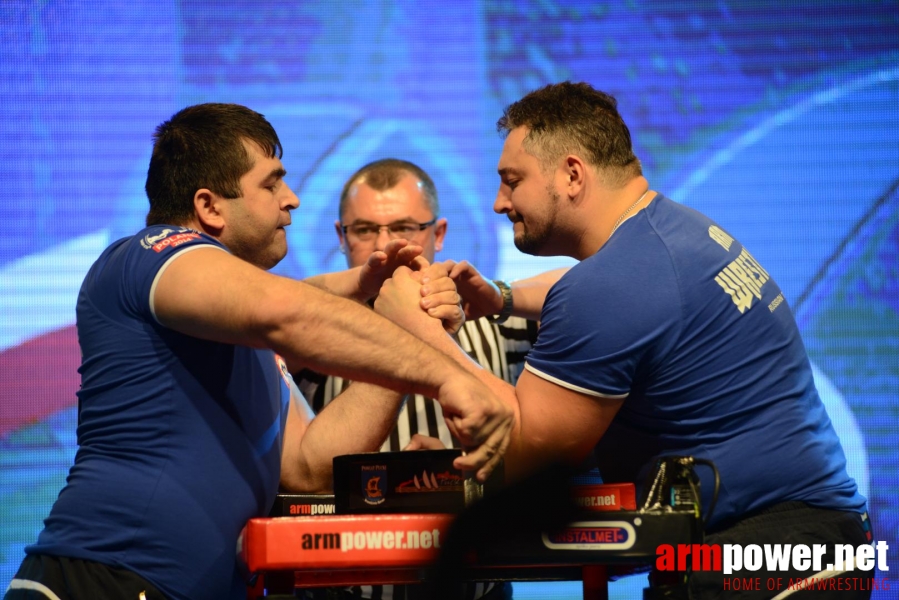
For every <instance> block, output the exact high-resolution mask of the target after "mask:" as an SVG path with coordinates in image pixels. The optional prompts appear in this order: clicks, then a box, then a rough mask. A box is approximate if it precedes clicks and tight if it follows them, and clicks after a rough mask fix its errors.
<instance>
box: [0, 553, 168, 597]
mask: <svg viewBox="0 0 899 600" xmlns="http://www.w3.org/2000/svg"><path fill="white" fill-rule="evenodd" d="M3 599H4V600H88V599H89V600H165V596H163V595H162V593H161V592H160V591H159V590H157V589H156V587H154V586H153V584H151V583H150V582H148V581H147V580H146V579H144V578H143V577H141V576H140V575H137V574H135V573H132V572H131V571H126V570H125V569H119V568H116V567H110V566H109V565H104V564H102V563H98V562H95V561H92V560H81V559H77V558H67V557H65V556H50V555H47V554H29V555H28V556H26V557H25V560H23V561H22V566H20V567H19V570H18V572H16V575H15V577H14V578H13V580H12V581H11V582H10V584H9V589H8V590H7V592H6V595H5V596H3Z"/></svg>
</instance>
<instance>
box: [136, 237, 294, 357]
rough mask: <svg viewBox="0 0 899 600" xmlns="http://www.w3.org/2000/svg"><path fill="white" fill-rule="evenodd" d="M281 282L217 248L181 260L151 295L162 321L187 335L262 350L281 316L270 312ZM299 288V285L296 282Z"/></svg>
mask: <svg viewBox="0 0 899 600" xmlns="http://www.w3.org/2000/svg"><path fill="white" fill-rule="evenodd" d="M279 279H281V278H278V277H275V276H273V275H270V274H268V273H266V272H265V271H263V270H262V269H259V268H257V267H255V266H253V265H251V264H249V263H247V262H245V261H243V260H240V259H239V258H236V257H234V256H232V255H230V254H228V253H227V252H223V251H222V250H220V249H218V248H214V247H209V248H198V249H196V250H194V251H192V252H185V253H182V254H181V255H179V256H177V257H175V259H174V260H172V262H171V263H169V264H168V265H166V268H165V270H164V271H163V272H161V273H160V274H159V275H158V278H157V281H156V282H155V284H154V286H153V290H152V292H151V303H152V305H153V311H154V314H155V315H156V319H157V320H158V321H159V323H161V324H162V325H164V326H166V327H169V328H171V329H174V330H176V331H180V332H181V333H184V334H187V335H191V336H194V337H199V338H203V339H208V340H213V341H217V342H223V343H231V344H242V345H249V346H257V347H258V346H261V345H263V340H262V338H261V337H260V334H261V333H263V332H264V329H265V324H266V323H267V322H273V321H274V320H275V319H276V317H275V315H268V316H267V315H266V314H265V312H266V310H269V309H271V308H273V307H276V306H277V304H274V303H271V302H266V301H265V297H266V296H267V295H269V294H270V293H271V291H272V290H273V287H277V286H278V285H286V284H287V283H288V282H287V281H286V280H285V282H284V283H281V282H279V281H278V280H279ZM293 283H296V282H293Z"/></svg>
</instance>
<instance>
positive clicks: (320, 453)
mask: <svg viewBox="0 0 899 600" xmlns="http://www.w3.org/2000/svg"><path fill="white" fill-rule="evenodd" d="M402 401H403V395H402V394H399V393H397V392H393V391H390V390H387V389H385V388H382V387H378V386H374V385H370V384H366V383H354V384H353V385H351V386H350V387H349V388H347V389H346V391H344V392H343V393H342V394H340V395H339V396H337V397H336V398H334V399H333V400H332V401H331V402H329V403H328V405H327V406H326V407H325V408H324V410H322V412H321V413H319V415H318V416H317V417H315V419H313V420H312V422H311V423H309V425H308V427H307V428H306V429H305V433H304V434H303V435H300V436H291V435H287V436H286V441H285V450H284V454H283V455H282V469H281V485H282V486H284V487H286V488H288V489H290V490H292V491H296V492H305V493H329V492H331V490H332V488H333V467H332V466H333V459H334V457H335V456H339V455H342V454H355V453H359V452H374V451H377V450H378V448H380V446H381V444H382V443H383V442H384V440H385V439H386V438H387V436H388V435H389V434H390V431H391V429H392V428H393V426H394V425H395V424H396V419H397V416H398V414H399V411H400V409H401V408H402ZM361 424H364V427H363V426H361Z"/></svg>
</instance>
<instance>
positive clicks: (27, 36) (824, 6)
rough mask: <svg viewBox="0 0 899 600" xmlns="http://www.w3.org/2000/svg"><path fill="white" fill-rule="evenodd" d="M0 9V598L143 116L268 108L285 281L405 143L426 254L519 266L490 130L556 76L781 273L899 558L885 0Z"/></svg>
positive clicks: (140, 161) (889, 50)
mask: <svg viewBox="0 0 899 600" xmlns="http://www.w3.org/2000/svg"><path fill="white" fill-rule="evenodd" d="M0 27H2V31H3V35H2V38H0V90H2V91H0V101H2V114H3V117H2V120H0V155H2V157H0V590H3V589H5V587H6V585H7V583H8V581H9V579H10V578H11V577H12V574H13V573H14V571H15V569H16V567H17V566H18V564H19V562H20V560H21V559H22V556H23V548H24V546H25V545H27V544H29V543H31V542H33V541H34V539H35V538H36V536H37V533H38V531H39V530H40V527H41V521H42V519H43V518H44V517H45V516H46V514H47V512H48V510H49V508H50V506H51V504H52V502H53V500H54V498H55V497H56V495H57V493H58V491H59V489H60V488H61V487H62V485H63V484H64V481H65V476H66V473H67V469H68V467H69V464H70V463H71V460H72V457H73V455H74V451H75V446H76V441H75V422H76V421H75V391H76V390H77V389H78V385H79V376H78V373H77V367H78V364H79V352H78V346H77V338H76V335H75V332H74V321H75V311H74V307H75V297H76V294H77V290H78V288H79V286H80V283H81V279H82V277H83V276H84V273H85V271H86V270H87V268H88V266H89V265H90V263H91V262H92V261H93V259H94V258H95V257H96V256H97V255H98V253H99V252H100V251H101V250H102V249H103V248H104V247H105V246H106V245H107V244H108V243H109V242H111V241H112V240H115V239H117V238H119V237H122V236H124V235H127V234H130V233H132V232H134V231H136V230H137V229H139V228H140V227H141V225H142V222H143V218H144V215H145V213H146V209H147V202H146V198H145V196H144V192H143V183H144V177H145V173H146V165H147V161H148V158H149V153H150V143H151V142H150V136H151V133H152V131H153V128H154V127H155V126H156V125H157V124H158V123H159V122H161V121H163V120H164V119H166V118H168V117H169V116H170V115H171V114H172V113H174V112H175V111H176V110H178V109H180V108H182V107H183V106H186V105H188V104H194V103H198V102H207V101H216V102H238V103H241V104H245V105H248V106H250V107H252V108H254V109H255V110H257V111H259V112H261V113H263V114H265V115H266V116H267V117H268V118H269V120H270V121H271V122H272V123H273V124H274V126H275V127H276V129H277V130H278V132H279V133H280V136H281V140H282V142H283V145H284V150H285V154H284V163H285V166H286V167H287V169H288V171H289V174H288V181H289V183H290V184H291V185H292V186H293V187H294V189H295V190H296V191H297V192H298V193H299V195H300V197H301V199H302V206H301V207H300V209H299V210H298V211H297V212H296V213H295V214H294V225H293V226H292V227H291V228H290V230H289V241H290V244H291V250H290V253H289V255H288V256H287V258H286V259H285V260H284V261H283V262H282V264H280V265H279V266H278V267H277V269H276V271H277V272H278V273H281V274H284V275H288V276H292V277H306V276H310V275H314V274H316V273H320V272H323V271H327V270H334V269H338V268H340V267H342V266H343V264H342V260H343V257H342V256H341V255H340V254H339V253H338V252H337V244H336V239H335V235H334V233H333V226H332V223H333V221H334V219H335V218H336V205H337V195H338V192H339V189H340V186H341V184H342V182H343V180H344V178H345V177H346V176H348V175H349V174H350V173H351V172H352V171H353V170H355V169H356V168H357V167H359V166H361V165H362V164H364V163H366V162H368V161H370V160H373V159H376V158H381V157H386V156H397V157H401V158H406V159H409V160H412V161H414V162H416V163H418V164H420V165H421V166H423V167H424V168H425V169H426V170H428V171H430V172H431V173H432V174H433V175H434V179H435V181H436V183H437V186H438V188H439V190H440V194H441V201H442V205H443V207H444V208H443V209H442V211H443V215H442V216H445V217H447V218H448V219H449V222H450V226H449V233H448V241H447V244H446V247H445V249H444V250H443V252H442V253H441V256H442V257H444V258H456V259H463V258H465V259H470V260H471V261H472V262H474V263H475V264H477V265H479V266H480V268H481V269H482V270H483V271H484V272H486V273H488V274H492V275H496V276H501V277H504V278H515V277H519V276H524V275H529V274H533V273H536V272H539V271H541V270H544V269H546V268H550V267H554V266H558V265H562V264H569V263H568V262H567V261H566V260H548V259H530V258H526V257H524V256H522V255H520V254H519V253H518V252H517V251H516V250H515V249H514V247H513V246H512V245H511V233H510V228H509V224H508V221H507V220H506V219H504V218H500V217H497V216H496V215H494V214H493V213H492V211H491V205H492V202H493V198H494V195H495V192H496V187H497V182H498V180H497V176H496V174H495V166H496V160H497V158H498V156H499V150H500V148H501V145H502V140H501V139H500V138H499V137H498V136H497V134H496V133H495V126H494V123H495V121H496V119H497V117H499V115H500V114H501V112H502V108H503V107H504V106H505V105H507V104H508V103H510V102H512V101H514V100H516V99H518V98H519V97H520V96H521V95H523V94H524V93H526V92H528V91H530V90H532V89H534V88H537V87H539V86H541V85H543V84H546V83H550V82H557V81H561V80H584V81H588V82H590V83H592V84H593V85H595V86H596V87H598V88H600V89H603V90H606V91H608V92H611V93H612V94H614V95H615V96H616V97H617V98H618V99H619V103H620V108H621V111H622V113H623V115H624V116H625V118H626V120H627V122H628V123H629V124H630V127H631V131H632V133H633V138H634V141H635V145H636V150H637V153H638V155H639V156H640V157H641V159H642V161H643V165H644V170H645V172H646V174H647V176H648V178H649V180H650V182H651V184H652V186H653V188H654V189H656V190H660V191H662V192H664V193H666V194H667V195H669V196H671V197H673V198H674V199H675V200H677V201H680V202H683V203H685V204H688V205H690V206H693V207H696V208H698V209H700V210H702V211H704V212H706V213H708V214H709V215H711V216H712V217H713V218H715V219H717V220H718V221H719V222H720V223H721V224H722V225H723V226H724V227H726V228H727V229H728V230H729V231H730V232H732V233H733V234H734V235H735V236H736V237H737V238H738V239H740V240H741V241H743V242H744V243H745V244H746V246H747V247H748V248H749V249H750V250H751V251H752V252H753V254H754V255H755V256H756V257H757V258H758V259H759V260H760V261H761V262H762V263H763V264H764V265H765V266H766V268H767V270H768V271H769V272H770V273H771V274H772V276H773V277H775V278H776V279H777V281H778V282H779V283H780V286H781V287H782V288H783V290H784V293H785V296H786V297H787V299H788V301H789V303H790V305H791V307H792V309H793V310H794V312H795V314H796V316H797V318H798V320H799V323H800V327H801V329H802V334H803V336H804V339H805V342H806V345H807V347H808V350H809V353H810V355H811V358H812V361H813V363H814V366H815V369H816V371H815V374H816V379H817V381H818V384H819V387H820V389H821V392H822V396H823V397H824V399H825V402H826V404H827V407H828V411H829V413H830V415H831V418H832V420H833V421H834V423H835V425H836V428H837V430H838V432H839V434H840V437H841V439H842V441H843V444H844V446H845V448H846V451H847V454H848V456H849V463H850V470H851V472H852V474H853V475H854V476H855V477H856V479H857V481H858V482H859V485H860V486H861V488H862V490H863V492H864V493H865V495H866V496H867V497H868V499H869V503H870V509H871V512H872V515H873V518H874V523H875V528H876V533H877V536H876V537H877V538H878V539H884V540H886V541H887V542H888V543H889V545H890V552H889V560H888V564H889V565H890V566H891V567H893V568H894V569H895V568H899V558H897V557H899V553H897V548H899V511H897V510H896V506H897V500H896V498H897V497H899V469H897V463H899V458H897V450H896V448H897V447H899V427H897V423H899V260H897V259H899V190H897V187H899V3H897V2H896V1H895V0H892V1H874V0H871V1H864V0H819V1H816V2H805V1H801V2H800V1H792V0H787V1H777V2H775V1H771V0H764V1H756V2H753V1H748V0H741V1H737V0H718V1H716V2H708V1H696V2H691V1H684V2H663V1H659V0H655V1H652V0H647V1H639V0H633V1H628V2H589V3H577V2H574V3H572V2H565V3H553V2H544V1H539V0H531V1H515V2H512V1H509V0H481V1H478V0H458V1H457V2H454V3H448V2H435V1H433V0H423V1H418V2H401V3H392V2H386V1H375V2H281V3H262V2H255V1H251V0H242V1H235V2H222V1H220V0H182V1H180V2H175V1H173V0H167V1H166V0H131V1H130V2H119V1H112V0H100V1H92V2H86V1H73V0H67V1H63V0H41V1H38V0H32V1H26V0H9V1H5V2H2V3H0ZM784 460H785V461H789V460H791V457H789V456H785V457H784ZM802 468H803V465H801V464H797V465H796V470H797V472H798V471H800V470H801V469H802ZM223 494H225V495H226V494H227V491H226V490H223ZM889 575H890V573H879V574H878V577H885V576H887V577H888V576H889ZM636 587H639V583H634V582H628V581H625V582H623V583H617V584H615V586H614V588H613V596H615V597H619V598H626V597H631V596H633V595H635V594H637V593H638V592H635V591H634V589H635V588H636ZM517 589H518V592H517V597H522V598H526V597H549V596H550V595H552V594H557V595H559V596H560V597H563V596H564V597H568V594H569V593H571V590H572V589H573V588H571V587H553V586H552V585H548V586H545V587H541V588H533V587H530V586H527V585H524V586H520V587H518V588H517ZM535 589H538V591H534V590H535ZM529 594H531V595H529ZM895 594H896V592H895V589H894V590H893V591H891V592H886V591H884V592H877V593H875V598H893V597H895Z"/></svg>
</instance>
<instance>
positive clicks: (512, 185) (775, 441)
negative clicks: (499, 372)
mask: <svg viewBox="0 0 899 600" xmlns="http://www.w3.org/2000/svg"><path fill="white" fill-rule="evenodd" d="M498 127H499V129H500V130H501V131H503V132H505V133H506V140H505V145H504V147H503V151H502V155H501V156H500V159H499V165H498V172H499V176H500V186H499V192H498V194H497V197H496V201H495V203H494V211H495V212H497V213H499V214H503V215H505V216H506V217H508V219H509V220H510V221H511V222H512V227H513V230H514V240H515V245H516V247H517V248H518V249H519V250H521V251H522V252H525V253H527V254H533V255H538V256H553V255H565V256H571V257H573V258H575V259H577V260H578V261H580V262H579V263H578V264H577V265H575V266H574V267H572V268H571V269H570V270H569V271H567V272H565V273H564V274H563V273H562V272H555V273H551V274H547V275H544V276H541V277H538V278H536V279H535V280H530V281H524V282H519V283H517V284H515V285H513V312H514V314H518V315H519V316H524V317H530V318H537V317H538V316H539V319H540V323H541V326H540V331H539V334H538V337H537V342H536V345H535V346H534V348H533V349H532V350H531V352H530V353H529V355H528V357H527V363H526V367H525V371H524V372H523V373H522V375H521V377H520V378H519V380H518V383H517V385H516V386H514V387H513V386H511V385H509V384H507V383H504V382H502V381H500V380H499V379H497V378H495V377H493V376H492V375H490V374H489V373H488V372H486V371H485V370H483V369H478V368H477V367H476V366H475V365H473V364H472V363H471V362H470V361H467V360H465V357H464V356H462V355H461V353H459V351H458V350H457V349H456V348H455V347H454V344H452V343H451V341H450V340H449V338H448V336H446V334H445V333H444V332H443V330H442V329H441V327H440V325H439V323H438V322H436V321H434V320H428V319H427V315H424V314H421V313H420V311H414V310H410V308H414V302H415V293H416V290H417V287H418V286H417V284H416V282H415V281H414V280H412V279H411V278H409V277H408V276H407V275H408V274H405V275H406V276H404V275H403V274H397V275H395V276H394V278H393V279H392V280H390V281H389V282H387V283H386V284H385V287H384V289H382V291H381V295H380V296H379V300H378V304H376V310H378V311H380V312H381V313H382V314H386V315H388V316H390V318H391V319H393V320H395V321H398V322H402V323H403V325H404V326H405V327H406V328H407V329H409V330H412V331H415V332H416V333H417V334H418V335H419V336H420V337H422V338H423V339H425V340H427V341H429V342H430V343H431V344H432V345H435V346H437V347H439V348H441V349H443V350H444V351H445V352H447V353H451V354H453V355H454V356H457V358H458V359H459V362H460V364H463V365H465V366H466V367H467V369H468V370H469V371H470V372H472V373H475V374H476V375H478V376H479V377H480V378H481V379H482V380H483V381H484V382H485V383H487V384H488V385H489V386H490V387H491V388H492V389H493V390H494V391H496V392H497V393H499V394H500V395H501V397H503V398H504V399H505V400H506V401H507V402H508V403H509V404H510V405H511V406H514V407H515V412H516V418H515V425H514V427H513V434H512V442H511V444H510V447H509V451H508V454H507V457H506V472H507V474H511V475H513V476H521V475H523V474H526V473H527V472H528V471H531V470H534V469H536V468H538V467H539V466H540V465H545V464H548V463H550V462H551V461H565V462H569V463H572V464H578V463H579V461H581V460H583V459H584V458H585V457H586V456H587V455H588V454H589V453H591V452H595V457H596V460H597V462H598V465H599V468H600V471H601V473H602V475H603V478H604V480H606V481H609V482H633V483H636V484H638V485H640V484H642V483H643V481H644V480H645V477H646V475H647V473H648V472H649V470H650V468H651V467H652V466H653V463H654V460H653V459H654V457H656V456H658V455H664V454H668V455H691V456H694V457H697V458H703V459H708V460H711V461H713V462H714V463H715V464H716V465H717V468H718V470H719V472H720V476H721V489H720V494H719V497H718V501H717V505H716V507H715V510H714V514H712V515H711V518H710V520H709V521H708V523H707V524H706V525H707V528H706V534H707V535H706V542H707V543H721V544H723V543H734V544H743V545H746V544H765V543H791V544H797V543H802V544H809V545H811V544H826V545H827V547H828V550H829V552H830V554H829V555H828V558H829V560H825V561H824V563H823V564H827V563H828V562H831V563H832V562H834V561H833V560H832V558H833V545H834V544H836V543H845V544H853V545H855V546H858V545H861V544H865V543H868V542H870V541H871V537H870V527H869V524H868V522H867V517H866V514H865V499H864V498H863V497H862V496H861V495H859V493H858V489H857V486H856V483H855V481H854V480H853V479H852V478H851V477H849V475H848V474H847V472H846V459H845V456H844V454H843V450H842V448H841V446H840V442H839V440H838V438H837V436H836V433H835V432H834V429H833V426H832V424H831V422H830V419H829V418H828V416H827V413H826V412H825V410H824V406H823V403H822V402H821V399H820V398H819V397H818V393H817V391H816V389H815V385H814V381H813V380H812V370H811V365H810V364H809V360H808V356H807V354H806V352H805V348H804V346H803V343H802V340H801V338H800V335H799V330H798V328H797V326H796V322H795V320H794V318H793V315H792V313H791V311H790V308H789V306H788V305H787V302H786V301H785V300H784V296H783V294H782V293H781V290H780V288H779V287H778V286H777V284H776V283H775V282H774V280H773V279H772V278H771V277H770V275H769V273H768V272H767V271H766V270H765V269H764V267H763V266H762V265H760V264H759V263H758V262H757V261H756V260H755V258H754V257H753V256H752V254H751V253H750V251H749V250H748V249H747V248H744V247H743V246H742V244H740V242H739V241H738V240H735V239H734V238H733V237H732V236H731V235H729V234H728V233H727V231H726V230H725V229H724V228H723V227H721V226H719V225H718V224H716V223H714V222H713V221H711V220H710V219H709V218H707V217H706V216H704V215H702V214H700V213H698V212H696V211H694V210H692V209H689V208H687V207H685V206H683V205H681V204H678V203H675V202H673V201H672V200H669V199H668V198H665V197H664V196H662V195H661V194H659V193H657V192H655V191H652V190H651V189H650V187H649V182H648V181H647V180H646V178H644V177H643V175H642V171H641V167H640V162H639V161H638V159H637V158H636V157H635V156H634V154H633V151H632V148H631V139H630V133H629V131H628V129H627V126H626V125H625V123H624V122H623V120H622V119H621V117H620V115H619V114H618V111H617V107H616V101H615V99H614V98H612V97H611V96H608V95H607V94H604V93H602V92H599V91H597V90H594V89H593V88H592V87H591V86H589V85H587V84H572V83H563V84H558V85H550V86H547V87H545V88H542V89H540V90H537V91H535V92H532V93H530V94H528V95H527V96H525V97H524V98H523V99H521V100H520V101H518V102H516V103H514V104H512V105H511V106H510V107H508V108H507V109H506V111H505V113H504V115H503V117H502V118H501V119H500V121H499V123H498ZM450 275H451V277H453V278H454V279H456V281H457V286H458V289H459V292H460V294H461V295H462V297H464V298H466V299H467V300H470V299H471V298H472V297H475V296H480V298H481V300H480V302H471V303H470V305H469V306H471V307H475V308H478V310H480V311H481V312H480V313H478V312H472V313H471V314H469V315H468V316H469V318H472V317H476V316H479V315H480V314H483V313H484V312H488V313H498V312H500V309H501V308H502V307H503V298H502V296H501V295H500V294H499V292H498V290H497V288H496V286H495V285H493V284H492V283H490V282H488V281H486V280H484V278H483V277H481V276H480V275H479V274H478V273H477V271H476V270H475V269H474V268H473V267H471V266H470V265H467V264H464V263H463V264H459V265H456V266H455V267H453V268H452V271H451V273H450ZM560 275H561V277H560ZM556 280H557V281H556ZM553 283H554V285H552V286H551V289H549V291H548V293H547V289H548V288H550V284H553ZM706 471H707V470H706V469H698V472H699V474H700V475H701V476H702V477H703V481H702V484H703V485H702V490H703V496H704V506H705V507H706V509H708V507H709V500H710V498H709V496H710V494H711V491H712V489H713V488H714V485H713V483H712V480H711V478H710V474H709V473H707V472H706ZM746 573H748V574H750V575H751V576H752V577H761V578H762V581H764V580H765V577H767V576H772V577H782V578H785V579H784V581H786V578H789V577H793V578H804V577H810V576H813V575H815V574H814V573H811V572H806V571H795V572H776V573H767V572H764V571H754V572H751V573H750V572H746ZM849 575H850V576H852V577H859V578H862V579H866V578H870V577H872V573H871V572H870V571H867V572H865V571H856V572H854V573H850V574H849ZM863 583H864V582H863ZM690 587H691V592H692V594H693V595H692V596H691V597H693V598H716V597H719V596H721V595H724V597H726V598H742V597H747V598H751V597H760V598H765V597H769V596H770V595H771V594H770V592H767V591H766V590H765V588H764V586H763V587H762V590H760V591H758V592H753V591H747V592H745V594H746V595H745V596H742V595H740V594H741V593H743V592H734V591H732V590H726V589H725V587H724V586H723V583H722V581H721V573H714V572H712V573H709V572H704V573H696V574H694V576H693V577H692V578H691V581H690ZM857 587H861V588H867V589H868V590H869V589H870V585H868V586H865V585H861V586H857ZM816 593H817V592H816ZM821 593H822V594H824V595H823V596H822V597H830V596H828V595H827V594H830V593H833V594H836V597H838V598H864V597H868V596H869V595H870V591H865V590H861V591H859V590H855V591H850V592H848V593H847V592H845V591H834V592H821Z"/></svg>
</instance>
